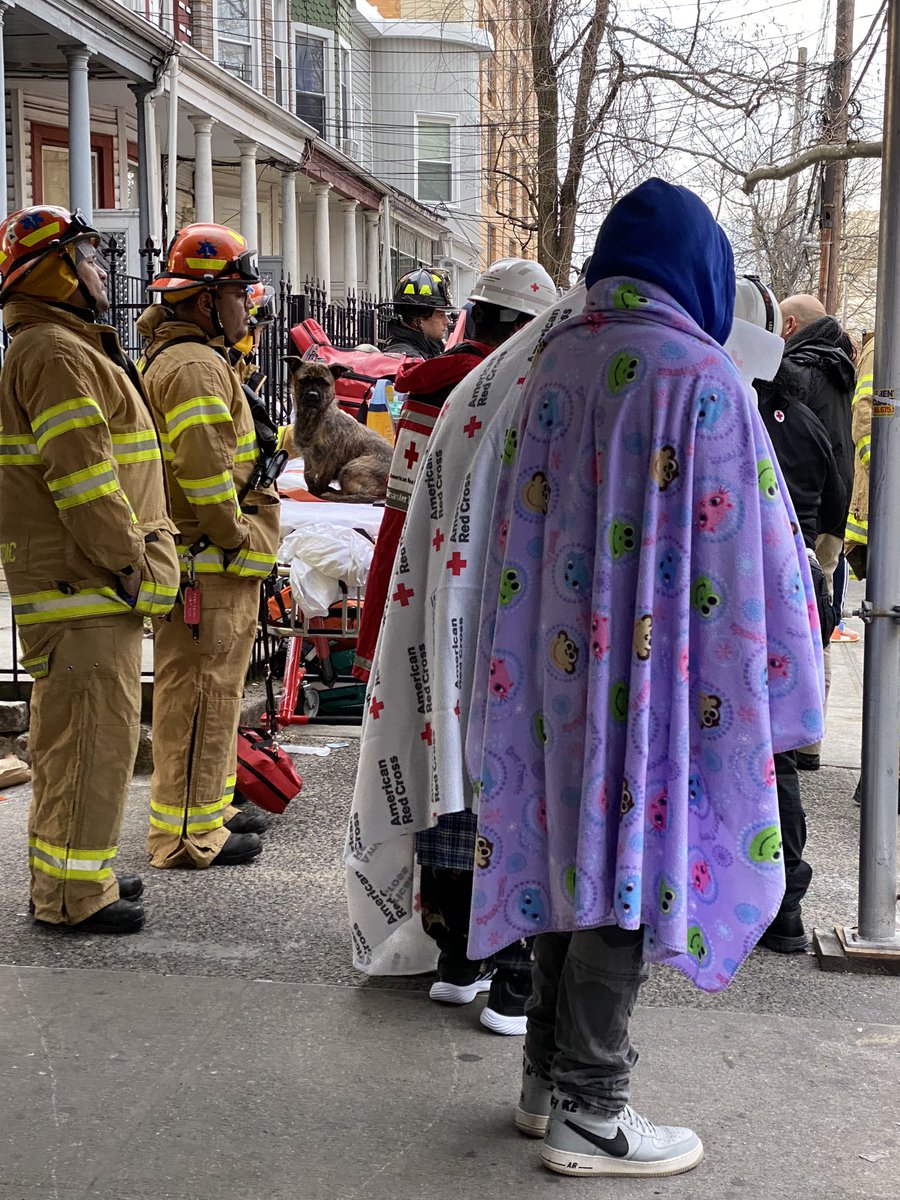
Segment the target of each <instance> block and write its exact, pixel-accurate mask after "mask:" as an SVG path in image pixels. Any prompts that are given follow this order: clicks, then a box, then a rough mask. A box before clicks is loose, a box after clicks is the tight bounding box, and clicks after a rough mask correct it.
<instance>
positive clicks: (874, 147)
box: [741, 141, 882, 196]
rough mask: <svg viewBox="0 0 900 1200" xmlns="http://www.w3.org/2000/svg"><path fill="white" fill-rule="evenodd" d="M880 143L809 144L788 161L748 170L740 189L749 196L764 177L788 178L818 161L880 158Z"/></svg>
mask: <svg viewBox="0 0 900 1200" xmlns="http://www.w3.org/2000/svg"><path fill="white" fill-rule="evenodd" d="M881 145H882V144H881V142H880V141H878V142H847V143H846V145H845V144H838V145H835V144H834V143H826V144H823V145H821V146H810V147H809V149H808V150H804V151H803V153H802V154H798V155H797V157H796V158H792V159H791V160H790V161H789V162H786V163H781V165H780V166H778V165H776V164H775V163H769V164H768V165H766V166H764V167H756V168H755V169H754V170H753V171H748V172H747V174H746V175H745V176H744V182H743V184H742V185H741V189H742V191H744V192H745V193H746V194H747V195H748V196H749V195H750V193H751V192H752V191H753V189H754V188H755V187H756V185H757V184H758V183H762V181H763V180H764V179H789V178H790V177H791V175H798V174H799V173H800V172H801V171H805V170H806V168H807V167H812V166H814V165H815V164H816V163H820V162H843V161H846V160H847V159H851V158H881Z"/></svg>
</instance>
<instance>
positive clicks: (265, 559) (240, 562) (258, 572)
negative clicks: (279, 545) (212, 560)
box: [226, 550, 275, 579]
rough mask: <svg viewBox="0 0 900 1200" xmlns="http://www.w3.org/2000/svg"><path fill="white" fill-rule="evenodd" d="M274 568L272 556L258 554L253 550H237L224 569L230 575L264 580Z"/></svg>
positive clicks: (273, 557)
mask: <svg viewBox="0 0 900 1200" xmlns="http://www.w3.org/2000/svg"><path fill="white" fill-rule="evenodd" d="M274 566H275V555H274V554H260V553H258V552H257V551H255V550H239V551H238V553H237V554H236V555H235V556H234V558H233V559H232V560H231V562H230V563H229V564H228V567H227V568H226V570H227V572H228V574H230V575H240V576H241V577H242V578H254V577H255V578H258V579H265V578H266V577H267V576H268V575H270V574H271V573H272V568H273V567H274Z"/></svg>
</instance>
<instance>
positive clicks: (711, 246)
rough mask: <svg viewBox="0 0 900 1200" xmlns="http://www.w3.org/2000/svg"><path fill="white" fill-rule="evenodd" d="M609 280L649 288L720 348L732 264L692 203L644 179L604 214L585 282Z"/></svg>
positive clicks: (719, 233)
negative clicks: (660, 293)
mask: <svg viewBox="0 0 900 1200" xmlns="http://www.w3.org/2000/svg"><path fill="white" fill-rule="evenodd" d="M613 275H624V276H631V277H633V278H635V279H643V280H645V281H646V282H647V283H655V284H656V285H657V287H661V288H663V289H664V290H665V291H666V292H668V294H669V295H670V296H671V297H672V299H673V300H675V301H677V302H678V304H680V305H681V307H682V308H683V309H685V310H686V311H687V312H688V313H689V314H690V316H691V317H693V319H694V320H695V321H696V322H697V324H698V325H699V326H700V328H701V329H702V330H703V331H704V332H705V333H708V334H709V336H710V337H712V338H714V339H715V340H716V341H717V342H718V343H719V344H720V345H723V344H724V342H725V340H726V338H727V337H728V334H729V333H730V331H731V323H732V318H733V316H734V290H735V279H734V256H733V254H732V252H731V243H730V242H729V241H728V238H727V237H726V236H725V232H724V230H723V229H722V228H721V227H720V226H719V225H718V224H717V223H716V221H715V220H714V218H713V215H712V213H711V212H710V211H709V209H708V208H707V207H706V205H705V204H704V203H703V201H702V200H701V199H700V197H699V196H695V195H694V193H693V192H691V191H689V190H688V189H687V188H684V187H675V186H673V185H672V184H670V183H664V182H663V180H662V179H648V180H647V182H646V183H642V184H641V185H640V187H636V188H635V189H634V191H632V192H629V193H628V195H627V196H624V197H623V198H622V199H621V200H619V201H618V202H617V203H616V204H614V205H613V207H612V208H611V210H610V212H609V215H608V216H607V218H606V220H605V221H604V222H603V224H602V225H601V226H600V232H599V233H598V235H597V244H596V245H595V247H594V253H593V254H592V255H591V259H590V262H589V264H588V269H587V276H586V279H585V282H586V284H587V286H588V287H589V288H590V287H592V286H593V285H594V284H595V283H596V282H597V280H598V279H606V278H608V277H610V276H613Z"/></svg>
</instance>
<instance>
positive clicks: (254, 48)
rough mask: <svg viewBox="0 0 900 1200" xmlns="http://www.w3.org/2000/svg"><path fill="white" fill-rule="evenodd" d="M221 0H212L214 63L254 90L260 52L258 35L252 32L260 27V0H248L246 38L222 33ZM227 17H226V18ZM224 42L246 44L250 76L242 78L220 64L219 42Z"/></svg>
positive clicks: (257, 83)
mask: <svg viewBox="0 0 900 1200" xmlns="http://www.w3.org/2000/svg"><path fill="white" fill-rule="evenodd" d="M220 4H221V0H212V29H213V58H214V60H215V63H216V65H217V66H218V67H219V69H220V70H222V71H227V72H228V74H229V75H231V76H233V77H234V78H235V79H240V80H241V82H242V83H246V84H247V86H248V87H252V88H253V89H254V90H256V91H258V90H259V72H260V54H259V41H260V39H259V36H258V35H256V34H255V33H254V30H257V29H259V28H260V11H259V10H260V0H249V11H248V12H247V40H246V41H244V40H242V39H241V38H236V37H232V36H231V35H230V34H227V33H226V34H222V33H221V32H220V29H219V23H220V21H221V20H222V13H221V9H220ZM226 19H227V18H226ZM222 42H225V43H226V44H228V45H232V46H246V47H248V49H249V62H250V78H249V79H244V78H243V76H241V75H238V74H236V73H235V72H234V71H232V70H231V69H230V68H229V67H226V66H224V65H223V64H222V62H221V59H220V54H221V44H222Z"/></svg>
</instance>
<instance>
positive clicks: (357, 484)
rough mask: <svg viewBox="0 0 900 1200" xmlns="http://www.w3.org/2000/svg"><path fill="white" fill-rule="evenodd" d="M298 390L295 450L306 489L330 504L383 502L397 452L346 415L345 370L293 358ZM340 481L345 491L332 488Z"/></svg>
mask: <svg viewBox="0 0 900 1200" xmlns="http://www.w3.org/2000/svg"><path fill="white" fill-rule="evenodd" d="M288 363H289V365H290V369H291V374H292V377H293V385H294V408H295V413H294V426H293V431H294V445H295V447H296V449H297V453H298V454H301V455H302V456H303V467H304V473H305V475H306V486H307V488H308V489H309V491H311V492H312V494H313V495H314V496H323V497H327V498H328V499H330V500H355V501H356V502H357V503H362V502H364V501H368V502H371V501H373V500H383V499H384V497H385V495H386V493H387V479H388V473H389V471H390V469H391V448H390V446H389V445H388V444H387V442H386V441H385V440H384V438H383V437H381V435H380V434H377V433H375V432H373V430H371V429H368V428H367V427H366V426H365V425H361V424H360V423H359V421H357V420H355V419H354V418H353V417H351V416H350V414H349V413H345V412H342V411H341V409H339V408H338V406H337V402H336V400H335V398H334V381H335V379H337V378H339V377H340V375H341V374H342V373H343V370H344V368H343V367H340V366H337V365H334V366H326V365H325V363H318V362H304V361H303V360H302V359H299V358H296V357H289V358H288ZM333 480H334V481H336V482H337V484H338V486H339V487H340V491H335V490H334V489H333V488H330V487H329V484H330V483H331V482H332V481H333Z"/></svg>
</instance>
